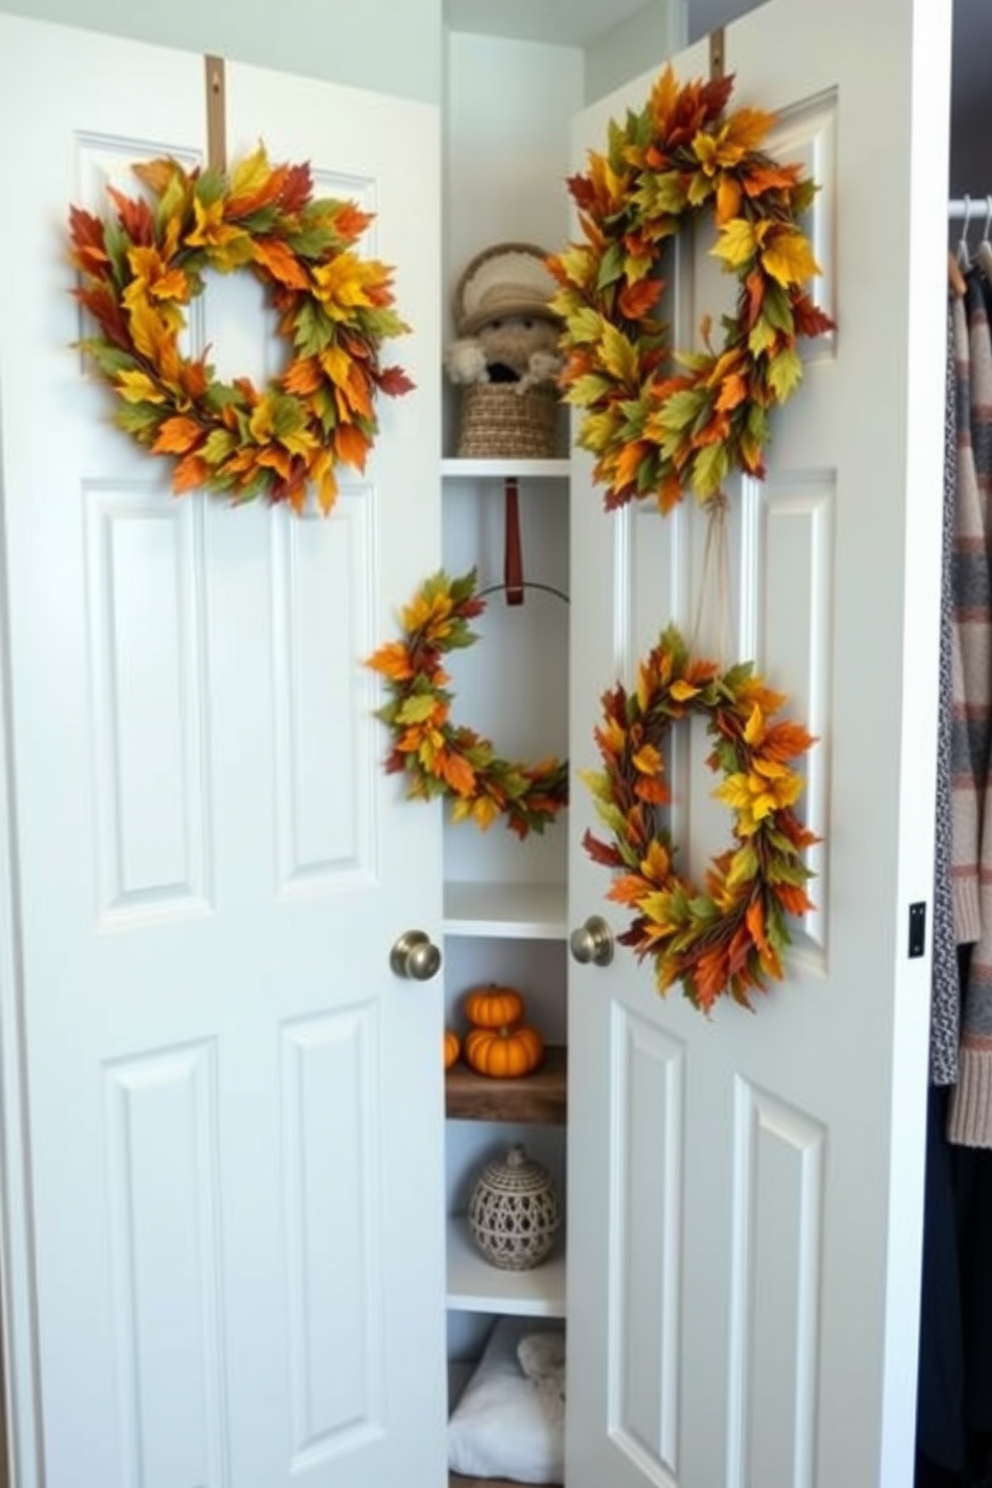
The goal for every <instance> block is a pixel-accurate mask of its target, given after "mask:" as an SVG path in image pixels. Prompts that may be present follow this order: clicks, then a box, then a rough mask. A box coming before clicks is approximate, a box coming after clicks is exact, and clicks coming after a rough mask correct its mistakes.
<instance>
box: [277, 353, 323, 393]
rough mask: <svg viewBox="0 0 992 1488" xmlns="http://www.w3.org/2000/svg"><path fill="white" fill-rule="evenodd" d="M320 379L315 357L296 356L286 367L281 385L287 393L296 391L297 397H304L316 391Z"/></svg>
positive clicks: (318, 365) (318, 366) (318, 364)
mask: <svg viewBox="0 0 992 1488" xmlns="http://www.w3.org/2000/svg"><path fill="white" fill-rule="evenodd" d="M322 381H323V378H322V376H321V371H320V363H319V362H318V361H317V359H316V357H298V358H297V359H296V361H295V362H292V363H291V364H290V366H289V367H288V368H287V370H286V374H285V376H284V377H283V380H282V385H283V387H284V388H285V389H286V391H287V393H296V395H297V397H300V398H306V397H309V395H310V394H311V393H315V392H316V391H317V389H318V388H319V387H320V385H321V382H322Z"/></svg>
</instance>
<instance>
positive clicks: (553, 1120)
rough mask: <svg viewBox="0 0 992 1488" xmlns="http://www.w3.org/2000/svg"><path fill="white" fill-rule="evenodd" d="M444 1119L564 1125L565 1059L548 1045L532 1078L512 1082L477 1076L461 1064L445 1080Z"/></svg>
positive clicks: (557, 1048)
mask: <svg viewBox="0 0 992 1488" xmlns="http://www.w3.org/2000/svg"><path fill="white" fill-rule="evenodd" d="M444 1099H445V1115H446V1116H447V1117H448V1118H449V1120H453V1121H515V1122H519V1123H521V1124H524V1125H539V1126H549V1125H557V1126H561V1125H564V1122H565V1119H566V1117H567V1115H568V1089H567V1056H566V1051H565V1049H564V1048H562V1047H561V1046H560V1045H557V1044H550V1045H549V1046H548V1048H547V1049H546V1050H545V1051H544V1062H543V1064H542V1065H541V1067H540V1069H537V1070H534V1071H533V1073H532V1074H529V1075H521V1076H520V1077H519V1078H517V1079H513V1080H492V1079H490V1078H489V1077H488V1076H487V1075H477V1074H476V1072H475V1070H472V1069H469V1067H468V1065H466V1064H463V1063H462V1062H461V1060H459V1061H458V1063H457V1064H454V1065H452V1067H451V1069H449V1070H448V1071H447V1072H446V1074H445V1079H444Z"/></svg>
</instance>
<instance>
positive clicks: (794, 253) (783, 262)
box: [761, 229, 820, 288]
mask: <svg viewBox="0 0 992 1488" xmlns="http://www.w3.org/2000/svg"><path fill="white" fill-rule="evenodd" d="M761 267H762V268H763V269H764V271H765V273H766V274H770V275H771V277H772V278H773V279H775V280H776V281H777V282H778V283H779V284H781V285H782V286H783V288H787V287H788V286H789V285H790V284H802V283H803V281H804V280H806V279H812V278H813V277H814V275H816V274H818V273H819V272H820V266H819V264H818V263H817V261H816V259H815V258H814V257H813V250H812V249H811V247H810V245H809V240H808V239H807V238H805V237H803V234H802V233H800V232H792V231H789V230H788V229H782V230H781V231H779V232H776V233H774V234H771V235H769V238H768V241H767V243H766V245H765V246H764V248H763V249H762V252H761Z"/></svg>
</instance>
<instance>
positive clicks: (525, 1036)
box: [465, 1023, 544, 1080]
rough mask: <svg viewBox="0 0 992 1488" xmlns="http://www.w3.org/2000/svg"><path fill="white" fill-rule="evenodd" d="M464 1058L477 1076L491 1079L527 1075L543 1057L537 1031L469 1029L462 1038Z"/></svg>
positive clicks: (507, 1028) (541, 1043) (541, 1040)
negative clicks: (487, 1076) (463, 1041)
mask: <svg viewBox="0 0 992 1488" xmlns="http://www.w3.org/2000/svg"><path fill="white" fill-rule="evenodd" d="M465 1058H466V1060H467V1061H468V1063H469V1064H470V1065H471V1066H472V1068H473V1069H474V1070H475V1071H476V1073H477V1074H480V1075H489V1076H491V1078H492V1079H494V1080H506V1079H512V1078H514V1077H515V1076H517V1075H529V1074H530V1072H531V1070H535V1069H537V1066H538V1065H539V1064H540V1062H541V1060H542V1059H543V1058H544V1039H543V1038H542V1037H541V1035H540V1034H539V1033H538V1031H537V1029H536V1028H528V1027H527V1025H526V1024H524V1023H521V1024H518V1025H517V1027H515V1028H509V1027H507V1026H506V1025H505V1024H504V1025H503V1027H502V1028H472V1029H470V1030H469V1032H468V1033H467V1034H466V1035H465Z"/></svg>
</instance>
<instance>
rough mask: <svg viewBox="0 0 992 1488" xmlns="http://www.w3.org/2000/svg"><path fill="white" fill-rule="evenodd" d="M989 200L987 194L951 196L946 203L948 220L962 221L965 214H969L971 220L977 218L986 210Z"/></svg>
mask: <svg viewBox="0 0 992 1488" xmlns="http://www.w3.org/2000/svg"><path fill="white" fill-rule="evenodd" d="M989 200H990V198H989V197H988V196H957V197H952V198H951V200H950V201H949V202H948V203H947V217H948V221H950V222H963V221H964V219H965V217H967V216H970V217H971V219H972V221H975V220H977V219H978V218H979V217H982V216H983V214H984V213H985V212H987V211H988V207H989Z"/></svg>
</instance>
